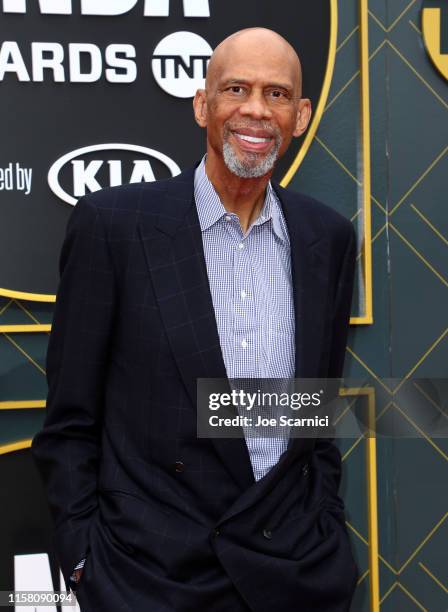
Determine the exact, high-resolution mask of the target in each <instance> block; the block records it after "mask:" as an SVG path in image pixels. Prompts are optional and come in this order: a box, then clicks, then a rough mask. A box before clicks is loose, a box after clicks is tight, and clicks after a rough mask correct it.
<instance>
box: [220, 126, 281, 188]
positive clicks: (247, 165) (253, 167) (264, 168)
mask: <svg viewBox="0 0 448 612" xmlns="http://www.w3.org/2000/svg"><path fill="white" fill-rule="evenodd" d="M280 145H281V137H280V136H279V135H276V137H275V142H274V146H273V148H272V149H271V151H270V152H269V153H268V154H267V155H266V157H263V158H262V159H259V154H258V153H246V160H245V161H241V160H240V159H238V157H237V155H236V153H235V151H234V150H233V148H232V145H231V144H229V142H228V141H227V139H225V140H224V144H223V146H222V153H223V158H224V163H225V164H226V166H227V168H228V169H229V170H230V172H232V173H233V174H236V176H239V177H240V178H258V177H260V176H264V175H265V174H267V173H268V172H270V171H271V170H272V168H273V167H274V164H275V162H276V161H277V155H278V152H279V150H280Z"/></svg>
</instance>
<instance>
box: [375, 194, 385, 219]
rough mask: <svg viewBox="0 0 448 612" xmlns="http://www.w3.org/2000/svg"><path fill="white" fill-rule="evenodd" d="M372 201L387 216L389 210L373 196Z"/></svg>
mask: <svg viewBox="0 0 448 612" xmlns="http://www.w3.org/2000/svg"><path fill="white" fill-rule="evenodd" d="M372 200H373V201H374V202H375V204H376V205H377V206H378V208H381V210H382V211H383V213H384V214H385V215H387V210H386V209H385V207H384V206H383V205H382V204H381V202H380V201H379V200H378V199H377V198H375V196H372Z"/></svg>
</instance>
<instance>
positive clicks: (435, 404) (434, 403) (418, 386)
mask: <svg viewBox="0 0 448 612" xmlns="http://www.w3.org/2000/svg"><path fill="white" fill-rule="evenodd" d="M412 384H413V385H414V387H415V388H416V389H418V390H419V391H420V393H421V394H422V395H423V397H425V398H426V399H427V400H428V402H430V404H432V405H433V406H434V408H436V409H437V410H438V411H439V412H440V414H442V415H443V416H444V417H445V418H446V419H448V414H446V413H445V412H444V411H443V410H442V408H441V407H440V406H439V404H438V403H437V402H435V401H434V400H433V399H432V397H431V396H430V395H428V394H427V393H426V391H425V390H424V389H422V388H421V387H420V385H419V384H417V383H416V382H414V383H412Z"/></svg>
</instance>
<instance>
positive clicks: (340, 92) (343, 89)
mask: <svg viewBox="0 0 448 612" xmlns="http://www.w3.org/2000/svg"><path fill="white" fill-rule="evenodd" d="M359 72H360V71H359V70H357V71H356V72H355V74H354V75H353V76H352V77H351V78H350V79H349V80H348V81H347V83H346V84H345V85H343V87H341V89H340V90H339V91H338V93H337V94H336V95H335V96H334V97H333V98H332V99H331V100H330V102H329V103H328V104H327V106H326V107H325V110H324V113H326V112H327V110H328V109H329V108H331V107H332V106H333V104H334V103H335V102H336V100H337V99H338V98H339V96H340V95H341V94H343V93H344V91H345V90H346V89H347V87H350V85H351V83H353V81H354V80H355V79H356V77H357V76H359Z"/></svg>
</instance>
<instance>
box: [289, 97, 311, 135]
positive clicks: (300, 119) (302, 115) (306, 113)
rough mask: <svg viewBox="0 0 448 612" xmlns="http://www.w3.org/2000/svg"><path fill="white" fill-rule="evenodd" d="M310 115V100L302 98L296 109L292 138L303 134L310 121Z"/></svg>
mask: <svg viewBox="0 0 448 612" xmlns="http://www.w3.org/2000/svg"><path fill="white" fill-rule="evenodd" d="M311 113H312V111H311V100H309V99H308V98H302V99H301V100H300V101H299V107H298V109H297V117H296V126H295V129H294V132H293V136H301V135H302V134H303V132H305V130H306V128H307V127H308V125H309V122H310V120H311Z"/></svg>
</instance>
